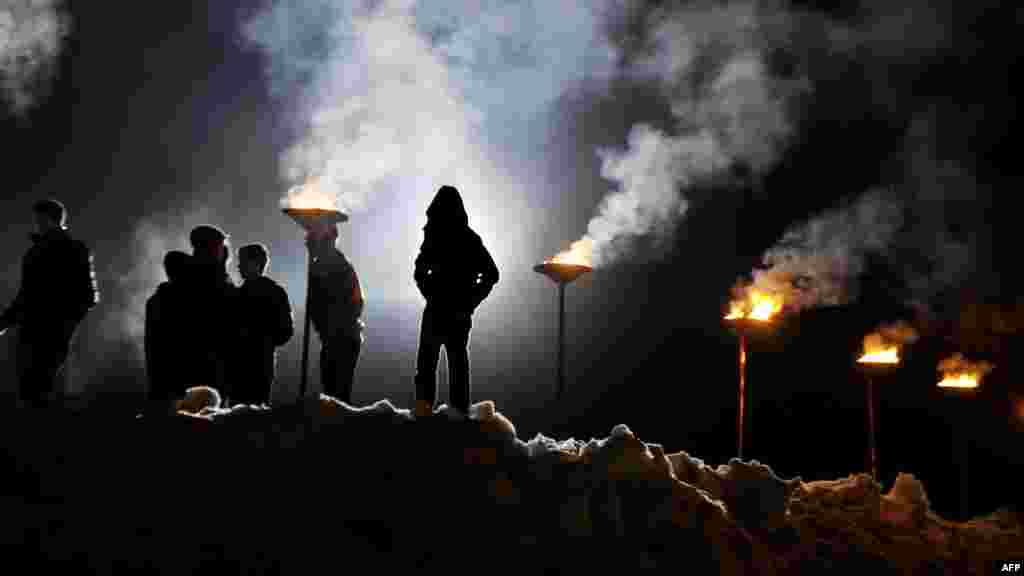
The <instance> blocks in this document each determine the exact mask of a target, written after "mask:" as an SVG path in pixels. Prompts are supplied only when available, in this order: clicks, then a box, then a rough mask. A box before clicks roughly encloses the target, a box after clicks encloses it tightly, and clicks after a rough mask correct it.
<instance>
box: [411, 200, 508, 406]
mask: <svg viewBox="0 0 1024 576" xmlns="http://www.w3.org/2000/svg"><path fill="white" fill-rule="evenodd" d="M413 278H414V279H415V281H416V287H417V288H418V289H419V291H420V293H421V294H422V295H423V297H424V299H425V300H426V307H425V308H424V310H423V317H422V320H421V322H420V340H419V350H418V352H417V355H416V414H417V415H418V416H427V415H430V414H432V413H433V409H434V403H435V401H436V399H437V398H436V397H437V364H438V361H439V359H440V353H441V346H444V347H445V351H446V355H447V357H448V364H449V367H448V368H449V369H448V373H449V374H450V381H449V396H450V399H451V405H452V407H453V408H454V409H455V410H457V411H458V412H459V413H461V414H463V415H468V414H469V404H470V379H469V336H470V330H471V328H472V323H473V322H472V317H473V312H474V311H475V310H476V308H477V307H478V306H479V305H480V304H481V303H482V302H483V301H484V299H486V298H487V296H488V295H489V294H490V292H491V290H492V289H493V288H494V285H495V284H497V282H498V267H497V266H496V265H495V263H494V259H493V258H491V254H490V252H488V251H487V248H486V247H485V246H484V243H483V241H482V240H481V239H480V235H479V234H477V233H476V232H475V231H474V230H473V229H472V228H470V227H469V217H468V215H467V214H466V209H465V206H464V205H463V202H462V197H461V196H460V195H459V191H458V190H457V189H455V187H453V186H442V187H441V188H440V189H439V190H438V192H437V195H436V196H434V199H433V201H431V203H430V205H429V206H428V207H427V224H426V226H424V227H423V243H422V245H421V246H420V252H419V255H417V257H416V262H415V269H414V272H413Z"/></svg>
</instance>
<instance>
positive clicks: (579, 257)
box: [544, 238, 594, 267]
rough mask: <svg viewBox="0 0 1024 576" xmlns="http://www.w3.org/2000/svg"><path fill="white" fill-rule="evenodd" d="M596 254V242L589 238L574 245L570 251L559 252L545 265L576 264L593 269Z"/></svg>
mask: <svg viewBox="0 0 1024 576" xmlns="http://www.w3.org/2000/svg"><path fill="white" fill-rule="evenodd" d="M593 254H594V242H593V241H592V240H590V239H589V238H583V239H581V240H577V241H575V242H573V243H572V245H571V246H570V247H569V249H568V250H566V251H564V252H559V253H558V254H556V255H555V256H553V257H551V258H548V259H547V260H545V261H544V263H545V264H575V265H580V266H587V267H591V264H590V262H591V260H592V256H593Z"/></svg>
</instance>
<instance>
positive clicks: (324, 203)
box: [281, 178, 338, 210]
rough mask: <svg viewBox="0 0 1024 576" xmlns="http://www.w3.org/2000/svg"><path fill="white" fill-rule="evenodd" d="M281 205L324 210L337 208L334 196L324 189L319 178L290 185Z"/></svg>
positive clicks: (300, 208)
mask: <svg viewBox="0 0 1024 576" xmlns="http://www.w3.org/2000/svg"><path fill="white" fill-rule="evenodd" d="M281 207H282V208H293V209H299V210H308V209H313V208H321V209H324V210H337V209H338V206H337V202H336V198H335V196H334V195H333V194H331V193H329V192H326V191H324V189H323V186H322V185H321V183H320V179H319V178H310V179H308V180H306V182H305V183H303V184H300V185H298V186H292V188H291V189H289V190H288V196H287V197H286V198H284V199H282V200H281Z"/></svg>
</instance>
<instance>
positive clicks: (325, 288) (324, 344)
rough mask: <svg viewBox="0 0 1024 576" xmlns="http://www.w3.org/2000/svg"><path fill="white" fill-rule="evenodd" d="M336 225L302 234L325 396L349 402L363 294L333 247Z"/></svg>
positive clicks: (352, 270)
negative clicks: (306, 249)
mask: <svg viewBox="0 0 1024 576" xmlns="http://www.w3.org/2000/svg"><path fill="white" fill-rule="evenodd" d="M337 241H338V226H337V224H327V225H323V226H320V227H318V228H315V229H313V230H311V231H309V232H308V233H307V234H306V245H307V246H308V247H309V250H310V251H311V254H312V257H313V258H312V263H311V266H312V268H311V279H312V282H311V284H310V295H309V303H308V304H307V306H309V313H310V319H311V320H312V322H313V328H314V329H315V330H316V332H317V334H318V335H319V336H320V382H321V385H322V387H323V393H324V394H327V395H328V396H333V397H335V398H337V399H338V400H341V401H342V402H345V403H348V404H351V403H352V382H353V380H354V379H355V372H356V364H357V363H358V361H359V351H360V349H361V348H362V345H363V339H364V338H363V328H365V324H364V323H363V321H362V320H361V318H360V317H361V316H362V314H363V307H364V298H363V290H362V287H361V286H360V285H359V276H358V275H357V274H356V271H355V268H353V267H352V264H351V263H350V262H349V261H348V259H347V258H345V254H343V253H342V252H341V250H339V249H338V247H337Z"/></svg>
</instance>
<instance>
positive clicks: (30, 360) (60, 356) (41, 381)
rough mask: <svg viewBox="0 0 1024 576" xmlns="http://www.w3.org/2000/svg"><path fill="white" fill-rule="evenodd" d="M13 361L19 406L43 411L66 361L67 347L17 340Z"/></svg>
mask: <svg viewBox="0 0 1024 576" xmlns="http://www.w3.org/2000/svg"><path fill="white" fill-rule="evenodd" d="M19 336H21V335H19ZM17 357H18V362H17V364H18V368H17V371H18V385H19V393H20V395H21V399H22V403H23V404H24V405H25V406H26V407H29V408H44V407H46V406H47V405H49V403H50V396H51V395H52V394H53V393H54V388H55V382H56V379H57V376H58V375H59V374H60V371H61V368H62V366H63V364H64V361H65V359H66V357H67V344H62V343H60V342H56V341H54V340H53V339H50V338H47V339H43V338H30V337H21V338H20V339H19V341H18V349H17Z"/></svg>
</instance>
